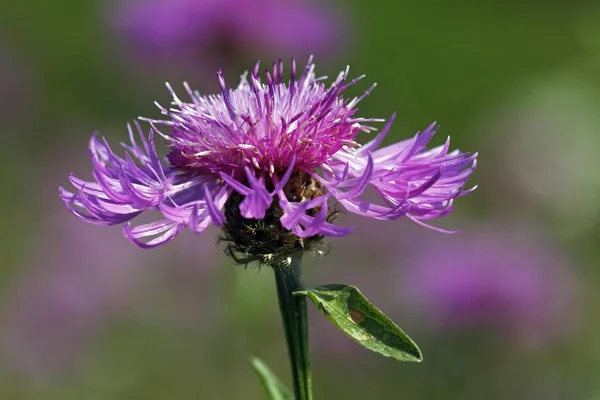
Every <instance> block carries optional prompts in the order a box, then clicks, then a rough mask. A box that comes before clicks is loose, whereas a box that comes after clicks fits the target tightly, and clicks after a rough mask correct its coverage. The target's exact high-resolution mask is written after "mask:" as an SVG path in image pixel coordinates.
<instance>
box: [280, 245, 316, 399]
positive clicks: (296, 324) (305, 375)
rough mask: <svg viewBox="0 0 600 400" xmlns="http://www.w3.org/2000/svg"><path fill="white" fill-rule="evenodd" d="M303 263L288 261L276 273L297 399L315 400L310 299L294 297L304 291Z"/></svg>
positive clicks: (298, 260) (299, 259)
mask: <svg viewBox="0 0 600 400" xmlns="http://www.w3.org/2000/svg"><path fill="white" fill-rule="evenodd" d="M301 260H302V255H301V254H300V255H294V256H292V257H290V258H289V259H288V260H287V261H289V262H286V263H281V264H279V265H274V266H273V271H274V272H275V281H276V283H277V297H278V298H279V310H280V311H281V317H282V319H283V326H284V328H285V337H286V340H287V347H288V352H289V356H290V363H291V367H292V378H293V380H294V395H295V398H296V400H312V398H313V396H312V382H311V376H310V355H309V349H308V319H307V312H306V299H305V297H304V296H293V293H294V292H295V291H296V290H300V289H302V288H303V284H302V278H301V275H302V273H301V269H300V263H301Z"/></svg>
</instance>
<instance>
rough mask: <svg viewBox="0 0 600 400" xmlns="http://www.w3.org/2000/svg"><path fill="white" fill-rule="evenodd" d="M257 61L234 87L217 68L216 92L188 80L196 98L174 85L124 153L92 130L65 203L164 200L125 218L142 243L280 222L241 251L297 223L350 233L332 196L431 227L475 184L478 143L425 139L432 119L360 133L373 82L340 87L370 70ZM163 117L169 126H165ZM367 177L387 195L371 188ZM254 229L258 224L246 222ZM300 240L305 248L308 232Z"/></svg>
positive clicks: (92, 206)
mask: <svg viewBox="0 0 600 400" xmlns="http://www.w3.org/2000/svg"><path fill="white" fill-rule="evenodd" d="M258 71H259V65H258V63H257V64H256V67H255V68H254V71H253V72H252V73H251V74H249V75H248V76H244V77H242V80H241V82H240V84H239V86H238V87H237V88H235V89H228V88H227V87H226V86H225V81H224V79H223V76H222V75H221V74H219V82H220V86H221V93H220V94H218V95H211V96H201V95H200V94H198V93H194V92H192V90H191V89H190V88H189V87H188V86H187V85H186V89H187V93H188V95H189V97H190V100H189V102H184V101H182V100H180V99H179V97H178V96H177V95H176V94H175V93H174V92H173V91H172V89H171V88H170V86H169V89H170V90H171V93H172V95H173V107H171V108H169V109H166V108H163V107H162V106H159V107H160V109H161V111H162V113H163V114H164V115H166V116H167V117H168V120H166V121H160V120H151V119H146V120H147V121H148V122H149V123H150V126H151V128H150V133H149V135H148V138H147V139H146V137H145V136H144V134H143V133H142V129H141V127H139V125H138V132H137V133H138V134H134V132H133V130H132V129H131V128H130V129H129V136H130V141H131V144H125V145H124V147H125V149H126V155H125V158H121V157H119V156H117V155H116V154H115V153H114V152H113V151H112V149H111V148H110V146H109V145H108V143H107V141H106V140H100V139H99V138H98V137H97V135H94V136H93V137H92V139H91V142H90V153H91V157H92V164H93V171H94V181H92V182H87V181H84V180H82V179H79V178H77V177H75V176H73V175H71V176H70V181H71V184H72V185H73V186H74V187H75V192H74V193H72V192H69V191H67V190H65V189H63V188H60V189H59V192H60V196H61V198H62V200H63V201H64V202H65V205H66V206H67V208H68V209H69V210H70V211H71V212H72V213H73V214H75V215H76V216H77V217H79V218H81V219H82V220H84V221H86V222H90V223H93V224H97V225H115V224H121V223H128V222H129V221H131V220H132V219H134V218H136V217H137V216H139V215H140V214H142V213H144V212H146V211H149V210H159V211H160V212H161V214H162V219H160V220H158V221H155V222H151V223H146V224H142V225H138V226H135V227H132V226H131V225H130V224H129V223H128V224H127V225H125V226H124V229H123V232H124V234H125V236H126V237H127V238H129V239H130V240H131V241H132V242H133V243H135V244H136V245H138V246H141V247H145V248H151V247H156V246H159V245H162V244H164V243H167V242H169V241H171V240H172V239H173V238H175V237H176V236H177V234H178V233H179V232H180V231H181V230H182V229H184V228H185V227H188V228H189V229H190V230H191V231H192V232H194V233H201V232H203V231H204V230H205V229H206V228H207V227H209V226H210V225H215V226H219V227H221V226H223V227H224V231H225V233H226V234H229V235H230V236H229V238H230V239H231V240H230V241H231V242H233V243H234V244H238V243H241V244H240V247H241V246H246V245H248V246H250V245H251V244H252V245H254V243H256V242H257V240H256V239H254V238H253V237H250V238H248V237H249V236H250V235H251V233H246V231H244V229H246V228H247V227H248V226H250V225H248V224H252V223H254V222H251V221H263V220H264V221H267V222H265V224H263V225H269V226H274V227H275V229H277V230H278V232H279V233H277V234H276V235H275V239H274V240H273V242H274V243H275V245H274V246H273V247H275V248H274V249H273V250H272V251H269V252H265V251H263V250H264V249H262V248H261V249H260V250H261V251H258V252H254V248H253V249H251V251H248V250H240V251H239V252H240V253H250V254H251V255H257V256H258V255H263V254H267V255H270V254H272V253H273V252H275V251H277V250H278V248H279V247H283V245H281V246H280V245H279V242H276V240H281V239H280V238H281V236H282V235H284V234H285V235H287V234H290V232H291V233H292V234H293V235H295V236H296V237H297V238H303V239H307V238H308V240H309V241H310V240H313V239H314V240H319V239H318V238H321V237H322V236H344V235H347V234H348V233H350V232H351V231H352V229H351V228H346V227H340V226H338V225H334V224H333V223H331V222H330V217H331V216H332V215H333V213H329V212H328V207H329V206H328V202H329V200H330V199H331V200H333V199H335V200H337V202H338V203H339V204H340V205H341V206H342V207H344V208H345V209H346V210H347V211H349V212H351V213H354V214H357V215H360V216H363V217H369V218H374V219H379V220H394V219H398V218H401V217H407V218H409V219H410V220H412V221H414V222H416V223H418V224H420V225H424V226H427V227H429V225H427V224H426V223H425V222H424V221H428V220H431V219H434V218H438V217H441V216H444V215H446V214H448V213H450V212H451V211H452V206H453V201H454V199H456V198H457V197H459V196H462V195H465V194H467V193H470V192H471V191H472V190H473V189H468V190H467V189H465V188H464V186H465V184H466V181H467V179H468V178H469V177H470V175H471V173H472V172H473V171H474V170H475V166H476V157H477V154H469V153H463V152H460V151H459V150H454V151H449V150H450V141H449V138H448V140H447V141H446V142H445V143H444V145H442V146H438V147H435V148H433V149H427V145H428V143H429V141H430V140H431V138H432V137H433V136H434V134H435V133H436V131H437V127H436V125H435V123H433V124H431V125H429V126H428V127H427V128H426V129H425V130H424V131H423V132H422V133H420V132H419V133H417V134H416V135H414V137H412V138H411V139H406V140H403V141H400V142H397V143H395V144H392V145H389V146H385V147H382V148H379V147H380V145H381V143H382V141H383V140H384V138H385V136H386V135H387V133H388V131H389V130H390V128H391V124H392V122H393V117H392V118H391V119H390V120H389V121H388V122H387V124H386V125H385V127H384V128H383V129H382V131H381V132H380V133H379V134H378V135H377V136H376V137H375V138H373V139H372V140H371V141H370V142H368V143H366V144H365V145H360V144H359V143H358V142H356V139H357V135H358V134H359V133H361V132H371V131H373V130H375V128H374V127H372V126H371V125H370V124H371V123H372V122H380V121H382V120H380V119H375V118H361V117H356V116H355V114H356V112H357V108H356V106H357V104H358V103H359V102H360V101H361V100H362V99H363V98H364V97H365V96H366V95H367V94H369V93H370V92H371V90H372V89H373V87H374V86H371V87H370V88H369V89H368V90H367V91H366V92H365V93H364V94H363V95H361V96H360V97H355V98H351V99H346V98H344V97H343V93H344V91H345V90H346V89H347V88H348V87H349V86H351V85H352V84H354V83H356V82H358V81H359V80H360V79H361V78H363V76H361V77H358V78H355V79H353V80H349V78H348V73H349V72H348V69H346V70H345V71H342V72H340V74H339V75H338V77H337V78H336V79H335V81H334V82H333V83H332V84H331V85H330V87H326V86H325V84H323V83H322V82H321V81H322V79H321V78H318V77H317V76H316V75H315V72H314V64H313V63H312V59H311V60H309V62H308V63H307V65H306V67H305V69H304V71H303V72H302V73H301V74H299V75H300V76H299V78H298V79H297V77H296V68H295V64H294V61H292V67H291V71H290V79H289V81H284V77H283V63H282V62H281V60H280V62H279V63H273V71H272V74H271V73H270V72H269V71H267V72H266V73H265V80H266V82H264V83H263V82H262V81H261V78H260V76H259V74H258ZM160 125H163V126H166V127H167V129H169V131H170V132H169V133H168V134H166V133H163V132H161V131H160V130H159V129H158V127H157V126H160ZM154 135H160V136H162V137H163V138H165V139H166V140H167V141H168V146H169V148H170V153H169V154H168V156H167V157H166V159H165V160H161V159H160V158H159V156H158V155H157V151H156V147H155V141H154ZM136 136H138V138H136ZM136 140H139V144H138V142H136ZM369 186H370V187H372V188H373V189H374V190H375V191H376V192H377V194H378V195H379V199H380V200H381V202H382V203H384V205H381V204H377V203H375V202H370V201H367V200H365V198H364V197H363V193H364V192H365V190H366V189H367V187H369ZM273 204H274V205H273ZM272 205H273V206H272ZM272 207H277V209H274V208H272ZM145 215H147V214H146V213H145ZM245 227H246V228H245ZM434 229H436V230H440V231H441V229H438V228H434ZM255 230H256V227H254V228H253V227H252V226H251V229H250V231H248V232H255ZM231 232H233V233H231ZM240 232H242V233H240ZM235 235H237V236H235ZM238 240H239V242H238ZM261 240H262V239H261ZM294 243H296V242H294ZM293 246H296V244H294V245H293ZM297 248H304V241H299V244H298V246H297Z"/></svg>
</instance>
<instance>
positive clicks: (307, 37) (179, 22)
mask: <svg viewBox="0 0 600 400" xmlns="http://www.w3.org/2000/svg"><path fill="white" fill-rule="evenodd" d="M339 14H340V13H339V11H335V12H334V11H333V10H332V9H330V8H329V7H327V5H326V4H323V2H317V1H315V2H313V1H310V0H131V1H125V2H121V3H119V4H118V6H117V8H116V9H115V11H114V19H115V22H114V25H115V30H116V31H117V33H119V34H121V35H122V36H123V37H124V38H125V40H126V41H127V42H128V43H129V45H130V47H131V50H133V53H134V54H135V55H137V56H141V57H142V58H147V57H151V58H152V60H153V61H154V62H156V61H157V59H158V60H161V59H162V60H166V61H167V62H168V63H170V64H171V65H173V64H174V63H173V61H175V60H176V61H177V62H176V63H175V64H177V65H181V64H182V62H184V63H185V61H188V62H191V64H192V65H193V66H194V68H196V71H197V67H198V66H199V65H200V66H202V67H203V70H209V71H213V66H214V65H219V66H222V67H225V66H229V65H230V64H232V63H234V62H236V61H240V60H243V59H245V58H247V57H248V56H250V55H251V54H256V53H257V52H258V53H259V54H263V55H265V56H272V55H274V54H284V53H286V54H297V55H301V54H304V55H306V56H307V55H308V54H313V53H316V54H318V55H327V54H331V53H332V52H334V51H335V50H336V48H338V47H339V45H340V44H341V42H342V41H343V38H344V37H345V34H344V32H343V29H342V24H341V18H340V16H339Z"/></svg>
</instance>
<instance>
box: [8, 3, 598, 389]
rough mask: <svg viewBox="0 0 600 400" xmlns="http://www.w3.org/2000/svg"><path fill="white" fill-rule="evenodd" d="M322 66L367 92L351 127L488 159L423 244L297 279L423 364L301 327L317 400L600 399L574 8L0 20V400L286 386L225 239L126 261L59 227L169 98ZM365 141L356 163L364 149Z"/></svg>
mask: <svg viewBox="0 0 600 400" xmlns="http://www.w3.org/2000/svg"><path fill="white" fill-rule="evenodd" d="M311 53H314V54H315V56H316V62H317V68H318V71H320V72H321V73H322V74H323V75H329V76H333V75H335V74H336V73H337V72H338V71H339V70H341V69H343V68H345V66H346V65H347V64H350V65H351V74H352V71H353V73H354V76H358V75H360V74H363V73H366V74H367V79H366V81H367V83H364V84H363V83H361V84H359V85H357V86H358V87H357V88H354V89H353V90H355V93H356V94H358V93H360V91H361V90H365V89H366V88H367V87H368V86H369V85H370V83H371V82H375V81H376V82H378V84H379V86H378V87H377V89H376V90H375V91H374V93H373V94H372V95H371V96H369V97H368V98H367V99H366V100H365V101H364V102H363V103H362V105H361V111H360V112H361V114H362V115H363V116H373V117H388V116H389V115H391V113H392V112H394V111H396V112H398V116H399V118H397V120H396V123H395V125H394V127H393V129H392V133H391V134H390V135H389V137H388V139H387V140H388V142H391V141H394V140H398V139H400V138H405V137H408V136H411V135H412V134H414V133H415V132H416V131H417V130H420V129H423V128H425V127H426V126H427V125H428V124H429V123H431V122H432V121H438V122H439V123H440V124H441V130H440V132H439V133H438V137H436V138H435V139H434V142H435V143H434V144H441V143H442V142H443V141H444V140H445V138H446V136H447V135H450V136H451V137H452V140H453V147H459V148H461V149H462V150H465V151H479V153H480V157H479V169H478V170H477V172H476V173H475V174H474V176H473V178H472V180H471V182H472V183H473V184H479V189H478V190H477V191H476V192H475V193H473V194H471V195H469V196H467V197H465V198H461V199H459V200H458V201H457V202H456V211H455V213H454V214H453V215H451V216H448V217H445V218H444V219H443V220H440V221H436V222H435V223H436V225H437V226H441V227H444V228H458V227H462V228H463V229H464V230H463V232H462V233H460V234H457V235H444V234H440V233H436V232H433V231H429V230H426V229H424V228H421V227H419V226H416V225H414V224H412V223H410V222H409V221H404V220H400V221H395V222H382V221H361V220H360V219H357V218H352V217H350V216H347V217H345V218H344V220H343V222H344V223H347V224H355V225H356V226H357V229H356V231H355V233H354V234H353V235H352V236H350V237H348V238H344V239H337V240H332V241H331V253H330V255H329V256H327V257H326V258H323V259H320V260H307V263H306V268H305V271H306V272H305V273H306V281H307V282H308V283H310V284H325V283H346V284H354V285H357V286H358V287H359V288H361V290H362V291H363V293H364V294H365V295H366V296H367V297H369V298H370V299H371V300H372V301H373V302H374V303H375V304H377V305H378V306H379V307H380V308H381V309H382V310H383V311H384V312H386V313H387V314H388V315H389V316H391V317H392V319H394V320H395V321H396V322H397V323H398V324H399V325H400V326H401V327H402V328H403V329H404V330H406V331H407V332H408V333H409V334H410V335H411V336H412V337H413V338H414V339H415V340H416V342H417V343H418V344H419V345H420V347H421V349H422V351H423V353H424V355H425V362H423V363H422V364H418V365H417V364H401V363H397V362H395V361H392V360H390V359H385V358H381V357H379V356H378V355H376V354H373V353H370V352H368V351H366V350H364V349H362V348H361V347H359V346H358V345H357V344H355V343H354V342H352V341H351V340H350V339H347V338H345V337H344V336H342V335H341V334H339V333H338V332H337V331H336V330H335V329H334V328H333V327H331V326H329V325H328V323H327V322H326V321H325V320H324V319H323V318H321V316H320V315H319V314H318V313H317V312H316V310H314V309H311V315H310V318H311V326H310V334H311V342H312V343H311V346H312V357H313V369H314V370H313V374H314V384H315V392H316V397H317V398H318V399H338V398H340V399H396V398H410V399H412V400H417V399H428V400H430V399H461V400H466V399H482V398H489V399H544V400H552V399H584V400H587V399H590V400H592V399H598V398H600V381H599V380H598V371H600V343H599V341H598V337H599V335H598V332H599V330H600V318H599V315H600V312H599V311H600V302H599V300H600V298H599V297H600V296H599V295H598V292H599V291H598V290H597V288H598V287H600V269H599V268H597V267H598V266H597V264H598V262H599V261H600V251H599V250H598V247H597V246H598V244H599V235H598V233H599V232H600V156H599V152H600V150H599V149H600V7H599V6H598V5H597V3H596V2H585V1H564V0H555V1H536V0H534V1H528V2H521V1H516V0H504V1H493V0H487V1H474V0H466V1H463V2H458V3H456V2H455V3H451V2H447V1H442V0H426V1H404V0H396V1H391V0H390V1H380V0H373V1H364V0H353V1H341V0H339V1H337V2H334V1H333V0H332V1H329V2H324V1H317V0H314V1H312V2H311V1H309V0H195V1H194V0H129V1H126V0H122V1H115V2H108V1H100V0H97V1H91V0H57V1H52V2H49V1H42V0H37V1H34V0H31V1H27V2H25V1H20V2H17V1H11V0H8V1H7V0H5V1H2V2H0V122H1V124H0V126H1V134H0V152H2V156H1V157H0V177H1V182H2V185H1V189H0V190H1V191H2V192H1V193H2V195H1V196H0V198H1V204H2V207H0V221H2V222H1V225H2V228H1V229H0V236H1V238H2V240H0V398H2V399H10V400H12V399H15V400H18V399H26V400H27V399H44V400H52V399H61V400H68V399H77V400H79V399H90V400H93V399H128V400H130V399H145V400H150V399H182V400H183V399H263V398H266V397H265V395H264V393H263V391H262V388H261V387H260V385H259V383H258V380H257V379H256V377H255V375H254V373H253V372H252V370H251V368H250V365H249V363H248V361H247V359H248V357H249V356H251V355H256V356H259V357H261V358H262V359H263V360H265V361H266V362H267V363H268V364H269V365H270V367H271V368H272V369H273V370H275V371H276V372H277V373H278V375H279V376H280V377H281V378H282V379H283V380H284V381H285V382H288V383H289V382H290V380H289V372H288V365H287V355H286V351H285V343H284V339H283V330H282V328H281V326H280V320H279V315H278V309H277V302H276V300H275V291H274V282H273V277H272V274H271V273H270V271H268V270H266V269H263V270H260V271H258V270H257V269H256V268H248V269H247V270H244V268H242V267H239V266H235V265H233V263H232V262H231V261H229V260H228V259H227V258H226V257H225V256H224V255H223V253H222V250H221V249H219V248H217V247H216V246H215V244H216V237H217V235H218V232H217V231H211V232H207V233H205V234H203V235H201V236H194V235H192V234H182V235H180V236H179V237H178V238H177V239H176V240H175V241H174V242H172V243H170V244H169V245H168V246H165V247H164V248H160V249H155V250H151V251H147V250H141V249H138V248H136V247H135V246H133V245H132V244H130V243H129V242H128V241H127V240H126V239H124V238H123V237H122V235H121V231H120V229H119V228H118V227H116V228H100V227H96V226H91V225H88V224H85V223H83V222H80V221H79V220H77V219H76V218H75V217H73V216H72V215H70V214H69V213H68V212H67V210H66V209H64V207H63V206H62V204H61V202H60V200H59V198H58V196H57V187H58V186H59V185H65V184H67V174H68V173H69V172H77V174H78V175H80V176H83V177H91V168H90V163H89V160H88V154H87V149H86V146H87V141H88V139H89V136H90V134H91V133H92V132H93V131H95V130H99V131H101V133H102V134H103V135H105V136H106V137H107V138H108V139H109V140H111V141H112V142H114V143H116V142H118V141H119V140H125V138H126V137H125V132H126V130H125V124H126V122H127V121H130V120H132V119H134V118H136V117H137V116H139V115H143V116H153V117H157V116H158V115H159V112H158V110H157V109H156V108H155V107H154V105H153V102H154V100H157V101H159V102H160V103H162V104H167V103H168V102H169V95H168V93H167V91H166V90H165V88H164V82H165V81H169V82H171V83H173V85H174V86H175V87H181V86H180V83H181V82H182V81H184V80H186V81H188V82H190V83H191V84H192V85H193V86H194V87H197V88H198V89H200V90H201V91H207V92H210V91H214V90H215V88H216V87H217V85H216V78H215V72H216V69H217V68H219V67H221V68H223V69H224V70H225V73H226V76H227V80H228V82H229V83H230V84H234V83H235V81H236V79H237V77H238V76H239V74H241V73H242V72H243V71H244V70H246V69H249V68H250V67H251V65H252V63H253V61H254V60H255V59H258V58H260V59H262V60H263V61H267V62H270V61H271V60H272V59H274V58H278V57H282V58H284V59H285V60H288V59H289V58H290V57H292V56H295V57H296V58H297V59H298V60H300V61H302V60H304V59H305V58H306V57H307V55H309V54H311ZM361 139H362V140H364V141H366V140H368V137H362V138H361Z"/></svg>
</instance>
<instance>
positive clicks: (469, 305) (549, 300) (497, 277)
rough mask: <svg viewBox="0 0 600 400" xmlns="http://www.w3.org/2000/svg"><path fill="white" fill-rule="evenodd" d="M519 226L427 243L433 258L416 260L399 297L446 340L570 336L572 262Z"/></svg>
mask: <svg viewBox="0 0 600 400" xmlns="http://www.w3.org/2000/svg"><path fill="white" fill-rule="evenodd" d="M516 225H518V224H513V225H512V226H511V227H510V228H509V229H506V227H504V226H503V225H502V224H499V223H495V224H490V225H489V226H483V227H473V229H470V230H469V232H470V234H468V235H465V236H463V235H460V237H452V238H450V239H448V240H445V242H444V243H439V242H438V241H436V242H431V241H430V242H429V243H428V242H427V241H424V242H425V243H424V246H426V247H427V250H426V251H423V249H415V250H414V252H413V254H411V255H409V256H408V262H407V263H406V265H407V266H409V267H408V268H404V269H402V270H401V275H400V280H399V282H400V283H401V287H400V289H401V290H399V291H398V292H399V293H401V295H402V296H403V297H404V298H405V300H407V301H408V304H410V305H411V308H412V309H413V310H415V312H416V313H417V314H418V315H419V316H420V318H423V317H425V319H426V320H427V321H428V322H429V323H430V324H431V325H433V327H434V328H437V329H439V330H440V331H441V332H444V334H447V333H448V332H449V331H461V330H463V329H465V328H467V329H468V328H473V327H475V328H491V330H492V331H494V332H502V333H503V334H510V335H512V336H513V337H516V338H517V339H520V340H521V341H523V343H524V344H528V345H540V344H543V343H544V342H545V341H546V340H549V339H552V338H554V336H555V335H556V334H561V333H564V331H565V330H566V329H565V327H567V326H569V325H571V324H570V323H565V322H566V321H570V320H571V317H573V315H574V314H575V313H573V312H570V315H569V314H568V312H569V311H568V310H573V308H577V307H573V306H574V304H575V303H576V301H575V300H576V299H575V298H574V296H573V294H574V293H575V292H576V291H575V290H574V289H575V286H576V282H575V279H574V276H573V274H572V273H571V271H570V269H569V267H570V265H569V264H570V263H569V260H568V259H567V257H565V255H564V254H562V253H561V252H560V251H558V250H557V248H556V246H553V245H552V244H551V243H548V242H547V241H546V240H545V238H543V237H540V236H539V235H538V234H537V232H536V231H535V230H532V229H528V228H527V227H526V226H520V227H518V228H515V226H516ZM571 322H572V321H571Z"/></svg>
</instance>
